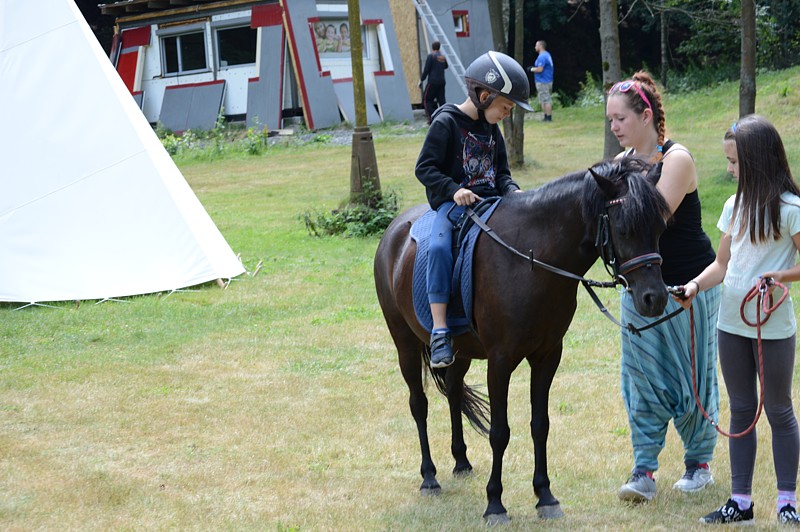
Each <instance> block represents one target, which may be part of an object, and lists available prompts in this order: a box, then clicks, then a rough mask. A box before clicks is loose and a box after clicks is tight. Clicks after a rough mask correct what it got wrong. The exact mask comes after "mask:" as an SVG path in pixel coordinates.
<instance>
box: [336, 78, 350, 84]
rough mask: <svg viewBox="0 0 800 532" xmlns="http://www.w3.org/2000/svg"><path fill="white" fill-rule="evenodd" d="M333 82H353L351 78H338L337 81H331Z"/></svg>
mask: <svg viewBox="0 0 800 532" xmlns="http://www.w3.org/2000/svg"><path fill="white" fill-rule="evenodd" d="M333 82H334V83H352V82H353V78H339V79H335V80H333Z"/></svg>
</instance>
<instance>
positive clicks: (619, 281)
mask: <svg viewBox="0 0 800 532" xmlns="http://www.w3.org/2000/svg"><path fill="white" fill-rule="evenodd" d="M624 201H625V196H621V197H618V198H615V199H612V200H609V201H606V202H605V203H604V205H603V212H602V213H601V214H600V216H599V218H598V223H597V237H596V238H595V246H596V248H597V251H598V254H599V255H600V258H601V259H602V261H603V265H604V266H605V268H606V271H607V272H608V273H609V275H611V278H612V280H611V281H610V282H608V281H607V282H602V281H593V280H591V279H586V278H585V277H582V276H580V275H576V274H574V273H572V272H568V271H566V270H562V269H561V268H558V267H556V266H552V265H550V264H547V263H546V262H542V261H540V260H537V259H536V258H534V257H533V250H529V251H528V254H527V255H526V254H524V253H522V252H521V251H519V250H517V249H516V248H514V247H513V246H510V245H509V244H507V243H506V242H505V241H504V240H503V239H502V238H500V236H499V235H498V234H497V233H495V232H494V230H492V228H491V227H489V226H488V225H487V224H486V222H484V221H483V220H481V217H480V216H479V215H478V214H477V213H476V212H475V211H474V210H472V208H471V207H467V208H466V210H465V215H466V216H468V217H469V218H470V219H471V220H472V221H473V223H475V225H477V226H478V227H479V228H480V229H481V230H482V231H483V232H484V233H486V234H487V235H488V236H489V237H490V238H491V239H492V240H494V241H495V242H497V243H498V244H500V246H502V247H503V248H505V249H507V250H508V251H510V252H511V253H513V254H514V255H517V256H518V257H521V258H523V259H525V260H527V261H528V262H529V263H530V265H531V270H533V269H534V268H535V267H537V266H538V267H539V268H542V269H544V270H547V271H549V272H552V273H555V274H556V275H560V276H562V277H566V278H568V279H574V280H576V281H580V283H581V284H582V285H583V287H584V288H585V289H586V291H587V292H588V293H589V296H590V297H591V298H592V301H594V304H595V305H596V306H597V308H598V309H600V312H602V313H603V314H604V315H605V316H606V318H608V319H609V320H611V322H613V323H614V324H615V325H617V326H618V327H620V328H622V329H627V330H628V331H630V332H631V333H633V334H635V335H637V336H640V335H641V331H644V330H647V329H650V328H651V327H655V326H656V325H658V324H660V323H663V322H665V321H667V320H669V319H672V318H673V317H674V316H677V315H678V314H680V313H681V312H683V307H679V308H678V309H677V310H675V311H674V312H671V313H670V314H667V315H666V316H662V317H661V318H659V319H657V320H655V321H652V322H650V323H648V324H647V325H645V326H643V327H636V326H635V325H633V323H628V324H627V325H623V324H622V323H621V322H620V321H619V320H618V319H617V318H615V317H614V316H612V315H611V312H609V310H608V308H607V307H606V306H605V305H603V302H602V301H600V298H599V297H598V296H597V294H596V293H595V291H594V290H593V287H594V288H615V287H617V286H622V287H623V289H624V290H625V291H630V290H631V288H630V284H629V283H628V279H627V278H626V277H625V275H627V274H629V273H630V272H632V271H634V270H637V269H639V268H642V267H648V268H649V267H651V266H653V265H654V264H655V265H661V263H662V261H663V259H662V258H661V255H659V254H658V253H646V254H644V255H640V256H638V257H634V258H632V259H630V260H628V261H625V262H623V263H622V264H621V265H617V256H616V252H615V251H614V242H613V239H612V237H611V225H610V221H609V216H608V208H609V207H613V206H615V205H620V204H622V203H623V202H624Z"/></svg>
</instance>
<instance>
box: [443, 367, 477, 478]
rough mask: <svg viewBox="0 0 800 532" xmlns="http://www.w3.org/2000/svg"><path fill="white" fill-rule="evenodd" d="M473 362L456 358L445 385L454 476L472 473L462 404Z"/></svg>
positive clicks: (448, 372)
mask: <svg viewBox="0 0 800 532" xmlns="http://www.w3.org/2000/svg"><path fill="white" fill-rule="evenodd" d="M470 363H471V361H470V360H469V359H467V358H456V361H455V363H454V364H453V365H452V366H450V367H449V368H447V374H446V376H445V383H446V386H447V403H448V405H449V406H450V427H451V430H452V436H451V440H450V451H451V452H452V453H453V458H455V460H456V465H455V467H454V468H453V474H454V475H457V476H458V475H467V474H469V473H471V472H472V464H470V463H469V460H468V459H467V444H466V442H464V422H463V415H462V410H461V409H462V403H463V401H464V376H465V375H466V374H467V371H468V370H469V366H470Z"/></svg>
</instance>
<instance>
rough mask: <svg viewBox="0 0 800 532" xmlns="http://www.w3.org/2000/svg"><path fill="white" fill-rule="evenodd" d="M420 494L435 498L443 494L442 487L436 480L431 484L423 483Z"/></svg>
mask: <svg viewBox="0 0 800 532" xmlns="http://www.w3.org/2000/svg"><path fill="white" fill-rule="evenodd" d="M419 492H420V494H422V495H424V496H426V497H435V496H437V495H439V494H440V493H441V492H442V487H441V486H440V485H439V483H438V482H436V481H435V480H434V481H433V482H431V483H423V484H422V486H420V488H419Z"/></svg>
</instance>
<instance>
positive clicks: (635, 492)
mask: <svg viewBox="0 0 800 532" xmlns="http://www.w3.org/2000/svg"><path fill="white" fill-rule="evenodd" d="M617 496H618V497H619V498H620V499H622V500H623V501H630V502H644V501H650V500H652V499H653V497H655V496H656V481H655V480H653V477H651V476H650V475H649V474H647V473H643V472H641V471H634V472H633V474H631V478H629V479H628V482H627V483H626V484H624V485H623V486H622V487H621V488H620V489H619V491H618V492H617Z"/></svg>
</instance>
